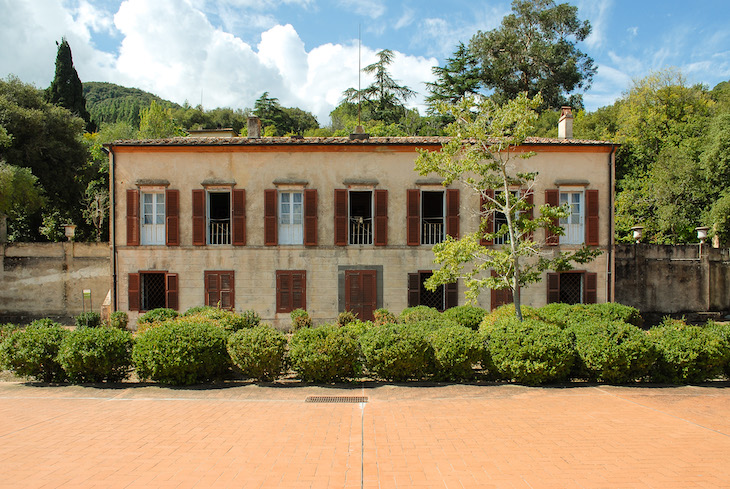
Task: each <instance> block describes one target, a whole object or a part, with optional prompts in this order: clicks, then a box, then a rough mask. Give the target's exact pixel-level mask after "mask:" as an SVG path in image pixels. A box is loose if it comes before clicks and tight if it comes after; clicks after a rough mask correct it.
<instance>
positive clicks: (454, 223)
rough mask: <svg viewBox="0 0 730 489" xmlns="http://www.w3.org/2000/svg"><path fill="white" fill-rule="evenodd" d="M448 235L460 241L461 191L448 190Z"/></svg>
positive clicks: (455, 189)
mask: <svg viewBox="0 0 730 489" xmlns="http://www.w3.org/2000/svg"><path fill="white" fill-rule="evenodd" d="M446 234H448V235H449V236H451V237H452V238H454V239H459V189H458V188H450V189H448V190H446Z"/></svg>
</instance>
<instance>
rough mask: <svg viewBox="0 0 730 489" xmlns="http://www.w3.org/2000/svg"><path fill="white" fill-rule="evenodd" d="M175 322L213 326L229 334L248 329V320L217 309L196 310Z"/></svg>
mask: <svg viewBox="0 0 730 489" xmlns="http://www.w3.org/2000/svg"><path fill="white" fill-rule="evenodd" d="M175 321H180V322H184V323H199V324H213V325H215V326H218V327H219V328H221V329H223V330H225V331H227V332H229V333H231V332H233V331H238V330H240V329H244V328H247V327H248V324H250V318H244V317H243V316H241V315H239V314H236V313H235V312H233V311H229V310H227V309H218V308H217V307H206V308H204V309H203V308H198V309H197V311H195V312H193V313H191V314H187V311H186V313H185V315H183V316H180V317H178V318H175Z"/></svg>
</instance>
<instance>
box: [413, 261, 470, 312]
mask: <svg viewBox="0 0 730 489" xmlns="http://www.w3.org/2000/svg"><path fill="white" fill-rule="evenodd" d="M431 275H433V272H432V271H431V270H422V271H419V272H417V273H409V274H408V307H415V306H428V307H435V308H436V309H438V310H439V311H444V310H446V309H449V308H451V307H454V306H456V305H457V303H458V289H457V286H456V283H453V284H446V285H440V286H438V287H437V288H436V290H435V291H433V292H432V291H430V290H428V289H427V288H426V286H425V285H424V284H425V282H426V280H428V278H429V277H430V276H431Z"/></svg>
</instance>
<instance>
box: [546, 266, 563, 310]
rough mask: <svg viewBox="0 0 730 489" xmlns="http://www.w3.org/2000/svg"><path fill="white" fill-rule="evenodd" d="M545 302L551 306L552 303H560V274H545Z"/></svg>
mask: <svg viewBox="0 0 730 489" xmlns="http://www.w3.org/2000/svg"><path fill="white" fill-rule="evenodd" d="M547 302H548V304H552V303H553V302H560V274H559V273H548V274H547Z"/></svg>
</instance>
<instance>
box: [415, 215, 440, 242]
mask: <svg viewBox="0 0 730 489" xmlns="http://www.w3.org/2000/svg"><path fill="white" fill-rule="evenodd" d="M443 240H444V220H443V218H436V219H433V218H431V219H423V225H422V226H421V244H436V243H440V242H442V241H443Z"/></svg>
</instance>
